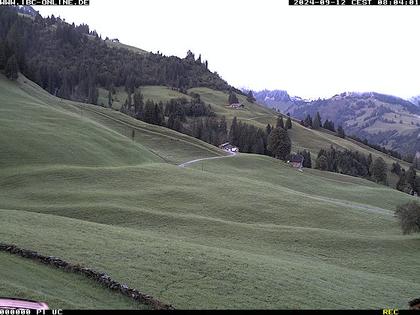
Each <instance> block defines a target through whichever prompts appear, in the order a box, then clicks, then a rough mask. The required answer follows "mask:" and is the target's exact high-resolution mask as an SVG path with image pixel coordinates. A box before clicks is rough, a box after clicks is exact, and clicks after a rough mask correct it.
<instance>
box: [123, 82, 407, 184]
mask: <svg viewBox="0 0 420 315" xmlns="http://www.w3.org/2000/svg"><path fill="white" fill-rule="evenodd" d="M144 90H145V96H147V97H145V98H151V99H154V100H156V101H157V100H166V99H169V98H175V97H180V96H183V95H182V94H179V95H174V92H173V91H172V90H170V89H167V88H166V87H158V86H154V87H146V88H144ZM150 90H151V91H153V93H149V92H148V91H150ZM142 91H143V88H142ZM189 92H194V93H198V94H200V96H201V99H202V100H203V101H204V102H205V103H207V104H210V105H211V106H212V108H213V110H214V111H215V112H216V113H217V114H218V115H224V116H226V118H227V120H228V123H230V121H231V120H232V119H233V117H234V116H237V117H238V119H240V120H242V121H244V122H246V123H250V124H254V125H255V126H257V127H260V128H263V129H265V127H266V126H267V124H271V125H275V124H276V119H277V114H276V113H275V112H274V111H272V110H270V109H268V108H266V107H264V106H260V105H258V104H256V103H250V102H248V101H247V100H246V97H244V96H242V95H239V96H238V97H239V100H240V101H241V103H243V104H244V105H245V108H244V109H232V108H229V107H227V106H226V105H227V100H228V94H227V93H224V92H220V91H215V90H212V89H209V88H193V89H190V90H189ZM125 97H126V96H125ZM289 135H290V138H291V139H292V144H293V146H292V150H293V151H295V152H296V151H298V150H303V149H306V150H309V151H310V152H311V153H312V155H313V158H314V159H315V158H316V156H317V155H318V152H319V150H320V149H321V148H324V149H328V148H329V147H330V146H331V145H333V146H334V147H336V148H338V149H341V150H345V149H348V150H352V151H359V152H361V153H363V154H365V155H368V154H372V156H373V158H374V159H375V158H377V157H382V158H383V159H384V160H385V161H386V162H387V164H388V169H389V170H390V169H391V167H392V163H394V162H399V163H400V164H401V165H402V166H403V167H404V168H406V169H408V167H409V164H408V163H406V162H404V161H401V160H398V159H395V158H393V157H392V156H389V155H386V154H384V153H382V152H380V151H377V150H374V149H372V148H370V147H368V146H366V145H364V144H362V143H359V142H356V141H354V140H352V139H341V138H339V137H336V136H335V135H334V134H332V133H331V132H329V131H326V130H323V129H321V130H312V129H309V128H306V127H303V126H301V125H300V124H299V123H298V122H297V121H294V123H293V128H292V129H291V130H289ZM388 176H389V182H390V185H391V186H395V184H396V182H397V181H398V178H397V176H395V175H394V174H392V173H391V172H388Z"/></svg>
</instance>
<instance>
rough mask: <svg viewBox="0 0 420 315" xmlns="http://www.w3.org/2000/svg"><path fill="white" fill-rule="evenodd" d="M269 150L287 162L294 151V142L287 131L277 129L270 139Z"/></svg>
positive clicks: (273, 131)
mask: <svg viewBox="0 0 420 315" xmlns="http://www.w3.org/2000/svg"><path fill="white" fill-rule="evenodd" d="M267 148H268V149H269V150H270V152H271V153H272V154H273V156H274V157H275V158H277V159H281V160H284V161H285V160H286V159H287V157H288V156H289V154H290V151H291V149H292V141H291V140H290V138H289V135H288V134H287V131H286V130H285V129H282V128H275V129H273V130H272V131H271V134H270V136H269V137H268V146H267Z"/></svg>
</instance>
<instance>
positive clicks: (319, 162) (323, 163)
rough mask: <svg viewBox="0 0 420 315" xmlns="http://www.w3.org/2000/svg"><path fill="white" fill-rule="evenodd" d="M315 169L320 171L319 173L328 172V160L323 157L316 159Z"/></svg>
mask: <svg viewBox="0 0 420 315" xmlns="http://www.w3.org/2000/svg"><path fill="white" fill-rule="evenodd" d="M315 168H317V169H319V170H321V171H327V170H328V159H327V157H326V156H325V155H320V156H318V158H317V159H316V162H315Z"/></svg>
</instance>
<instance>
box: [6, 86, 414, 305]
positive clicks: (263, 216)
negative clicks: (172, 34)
mask: <svg viewBox="0 0 420 315" xmlns="http://www.w3.org/2000/svg"><path fill="white" fill-rule="evenodd" d="M0 86H2V89H3V90H2V93H0V97H3V95H6V94H4V93H5V92H6V90H7V91H9V94H7V95H8V96H7V97H3V99H2V100H1V102H0V104H2V105H1V107H0V108H1V110H2V113H1V117H2V119H3V120H5V121H8V122H9V123H8V124H5V125H4V124H3V123H2V124H1V126H2V133H4V134H8V135H9V136H8V137H4V136H3V137H2V138H0V140H1V143H2V145H3V144H5V145H6V146H7V147H9V148H11V149H9V152H10V153H9V154H8V155H3V154H2V155H1V161H2V167H1V168H0V217H1V220H0V240H2V241H4V242H9V243H15V244H17V245H19V246H21V247H24V248H31V249H34V250H37V251H39V252H40V253H42V254H47V255H54V256H59V257H62V258H63V259H65V260H69V261H72V262H75V263H77V262H79V263H81V264H83V265H87V266H90V267H92V268H95V269H98V270H104V271H106V272H107V273H108V274H109V275H110V276H111V277H113V278H115V279H116V280H118V281H120V282H124V283H127V284H128V285H129V286H132V287H136V288H138V289H139V290H141V291H143V292H146V293H148V294H151V295H153V296H155V297H156V298H158V299H160V300H163V301H164V302H168V303H171V304H173V305H174V306H175V307H178V308H384V307H398V308H404V307H406V306H407V301H408V300H409V299H412V298H414V297H416V296H417V295H418V292H419V291H420V281H419V279H418V277H417V273H416V272H417V265H418V261H419V258H420V246H419V238H418V236H416V235H413V236H403V235H401V232H400V228H399V226H398V224H397V222H396V219H395V218H394V217H393V210H394V209H395V206H396V205H398V204H401V203H404V202H407V201H409V200H411V199H412V197H410V196H408V195H406V194H403V193H400V192H398V191H396V190H392V189H390V188H387V187H384V186H380V185H376V184H374V183H372V182H368V181H365V180H362V179H359V178H354V177H349V176H343V175H339V174H333V173H327V172H319V171H317V170H305V171H304V172H303V173H301V172H298V171H296V170H294V169H292V168H290V167H289V166H288V165H286V164H284V163H283V162H280V161H278V160H274V159H271V158H269V157H264V156H257V155H247V154H240V155H238V156H235V157H228V158H225V159H217V160H206V161H202V162H198V163H196V164H192V165H191V167H188V168H182V167H178V166H177V165H176V163H177V161H182V160H183V161H186V160H188V159H190V160H192V159H195V158H197V157H205V156H207V157H211V156H220V155H222V154H223V153H221V152H219V150H217V149H215V148H212V147H210V146H208V145H206V144H204V143H203V142H201V141H198V140H196V139H192V138H190V137H187V136H185V135H181V134H179V133H176V132H173V131H171V130H167V129H164V128H160V127H156V126H149V125H147V124H145V123H142V122H139V121H136V120H134V119H131V118H129V117H126V116H124V115H122V114H120V113H118V112H115V111H113V110H110V109H104V108H100V107H94V106H89V105H81V104H77V103H72V102H67V101H60V100H59V99H56V98H54V97H52V96H49V95H47V94H45V93H44V92H43V91H42V90H40V89H39V88H37V87H36V86H35V85H33V84H31V83H30V82H26V83H25V82H24V79H22V80H21V81H20V82H18V83H9V82H6V81H4V80H3V81H0ZM3 91H4V92H3ZM28 93H30V94H28ZM3 104H6V105H3ZM7 104H9V105H7ZM12 104H15V106H12ZM22 107H23V108H24V109H25V111H24V112H26V111H29V112H31V111H32V112H33V115H35V116H34V118H33V119H34V123H32V124H29V122H30V121H29V119H27V120H26V121H25V124H22V125H21V124H20V118H19V115H18V113H22ZM44 107H45V108H49V109H50V110H49V111H46V112H43V115H39V117H37V116H36V113H35V112H37V111H38V108H41V109H42V108H44ZM256 110H257V109H256ZM77 113H79V114H77ZM81 113H82V114H81ZM61 115H69V117H70V116H71V119H62V120H60V125H59V126H57V125H56V124H53V123H50V124H46V123H42V122H43V120H42V119H43V118H44V117H50V121H52V122H53V121H55V119H58V118H60V117H62V116H61ZM66 117H67V116H66ZM84 124H86V126H84ZM26 125H28V129H32V130H34V132H29V131H28V132H27V133H26V134H25V137H27V140H26V141H27V143H31V141H32V142H33V143H37V141H39V140H38V138H40V135H39V133H38V132H37V130H38V128H39V126H40V125H42V127H43V128H44V131H45V134H48V135H54V134H55V133H58V134H60V131H59V130H58V129H63V130H68V129H73V128H82V129H81V130H84V132H85V133H84V135H85V137H84V138H82V136H81V135H79V134H78V133H70V134H69V136H67V137H62V138H61V137H53V136H50V138H49V141H50V142H49V145H48V146H45V147H43V146H41V147H40V148H41V149H39V148H38V147H37V146H35V145H34V146H30V147H28V148H27V149H26V150H27V152H28V153H27V156H26V157H25V156H24V158H23V159H22V162H21V163H17V162H16V161H18V160H20V155H21V154H22V152H23V149H22V148H21V147H23V146H22V145H20V144H18V143H16V141H14V139H13V134H14V132H20V131H18V130H17V129H19V128H23V126H26ZM71 126H75V127H71ZM88 126H89V127H88ZM89 128H91V129H89ZM132 129H135V135H136V137H135V140H136V141H132V140H129V137H130V135H131V131H132ZM296 129H297V128H296ZM297 130H298V129H297ZM111 135H112V137H115V139H113V141H109V142H107V144H106V145H102V143H103V141H105V140H104V139H108V138H109V137H111ZM30 140H31V141H30ZM165 141H166V142H165ZM57 145H61V146H62V147H63V150H65V149H67V147H68V146H71V148H72V150H71V152H72V154H73V155H74V156H75V157H77V156H79V154H80V156H82V154H83V152H84V147H85V146H90V145H92V146H95V145H98V148H97V150H102V151H99V152H108V151H104V150H105V148H108V149H109V150H110V151H111V149H110V148H113V146H114V145H115V146H117V145H120V146H121V147H122V149H121V148H120V147H118V148H119V149H118V150H123V151H121V152H120V151H118V154H119V155H117V156H115V157H113V158H112V159H111V158H109V159H106V160H101V159H98V161H99V163H98V164H97V165H91V163H90V162H89V163H83V162H84V159H88V157H86V158H83V159H82V158H79V159H78V160H77V161H78V163H75V162H73V159H70V158H68V159H65V158H63V162H62V163H57V162H56V160H57V159H58V158H61V157H62V153H61V151H58V150H57V151H56V150H55V149H53V148H55V147H56V146H57ZM102 146H104V147H105V148H102V149H101V147H102ZM110 146H111V147H110ZM24 147H25V148H26V147H27V146H24ZM13 150H16V151H15V154H14V155H13ZM41 150H48V154H44V155H43V154H42V152H41ZM95 152H97V151H95ZM33 157H37V158H36V159H35V158H33ZM135 158H136V159H137V158H138V159H139V162H138V163H135V161H134V160H135ZM9 160H14V162H11V161H9ZM25 161H30V162H31V163H27V162H25ZM32 161H37V162H36V163H35V162H32ZM88 161H90V160H89V159H88ZM165 161H169V162H168V163H165ZM3 165H4V166H3ZM43 267H44V266H43ZM8 268H9V269H13V268H14V267H12V266H9V267H8ZM390 283H392V285H390ZM76 285H79V284H78V283H76ZM23 286H24V287H26V288H30V285H29V284H23ZM80 286H82V284H80ZM3 290H4V289H1V287H0V295H3V292H4V291H3ZM28 290H29V289H28ZM366 292H369V294H366ZM47 302H48V299H47ZM58 304H59V303H58ZM95 307H96V306H95Z"/></svg>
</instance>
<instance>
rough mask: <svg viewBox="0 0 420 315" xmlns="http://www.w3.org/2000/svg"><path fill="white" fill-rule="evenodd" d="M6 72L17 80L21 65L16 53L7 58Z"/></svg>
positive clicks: (9, 76) (7, 75)
mask: <svg viewBox="0 0 420 315" xmlns="http://www.w3.org/2000/svg"><path fill="white" fill-rule="evenodd" d="M4 72H5V74H6V77H8V78H9V79H10V80H16V79H17V78H18V72H19V67H18V63H17V59H16V56H15V55H13V56H11V57H10V58H9V59H8V60H7V63H6V67H5V69H4Z"/></svg>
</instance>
